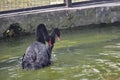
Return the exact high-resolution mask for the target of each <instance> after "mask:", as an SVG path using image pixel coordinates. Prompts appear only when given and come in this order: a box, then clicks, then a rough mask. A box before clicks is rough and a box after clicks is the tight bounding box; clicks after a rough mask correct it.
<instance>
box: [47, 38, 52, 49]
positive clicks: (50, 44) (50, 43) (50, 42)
mask: <svg viewBox="0 0 120 80" xmlns="http://www.w3.org/2000/svg"><path fill="white" fill-rule="evenodd" d="M48 44H49V46H50V47H51V46H52V41H51V39H50V40H49V43H48Z"/></svg>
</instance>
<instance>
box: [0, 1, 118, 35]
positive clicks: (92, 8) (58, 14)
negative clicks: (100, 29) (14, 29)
mask: <svg viewBox="0 0 120 80" xmlns="http://www.w3.org/2000/svg"><path fill="white" fill-rule="evenodd" d="M119 21H120V2H119V1H118V2H113V3H103V4H92V5H85V6H80V7H79V6H77V7H71V8H53V9H49V10H48V9H47V10H33V11H26V12H25V11H24V12H19V13H11V14H3V15H0V26H1V27H0V36H2V33H3V32H4V31H5V29H6V28H8V26H9V25H10V24H12V23H16V22H17V23H19V24H20V25H21V27H22V28H23V29H25V31H26V32H31V33H32V32H34V30H35V28H36V26H37V25H38V24H40V23H44V24H46V26H47V28H48V29H52V28H54V27H58V28H60V29H65V28H72V27H78V26H86V25H91V24H100V23H114V22H119Z"/></svg>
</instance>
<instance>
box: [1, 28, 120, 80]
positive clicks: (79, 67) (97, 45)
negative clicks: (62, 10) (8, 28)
mask: <svg viewBox="0 0 120 80" xmlns="http://www.w3.org/2000/svg"><path fill="white" fill-rule="evenodd" d="M34 38H35V37H34V35H31V36H24V37H20V38H18V39H11V40H10V41H9V42H5V41H3V40H0V80H117V79H119V78H120V29H119V26H110V27H105V28H103V27H102V28H100V27H97V26H96V28H88V29H86V28H83V29H81V28H77V29H71V30H65V31H62V32H61V39H62V40H61V41H60V42H58V41H57V42H56V44H55V47H54V49H53V54H52V60H53V64H52V65H51V66H49V67H46V68H43V69H40V70H35V71H26V70H22V69H21V67H20V61H21V57H22V55H23V54H24V52H25V50H26V48H27V47H28V46H29V45H30V44H31V43H33V42H34V41H35V39H34Z"/></svg>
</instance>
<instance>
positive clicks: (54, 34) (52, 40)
mask: <svg viewBox="0 0 120 80" xmlns="http://www.w3.org/2000/svg"><path fill="white" fill-rule="evenodd" d="M55 37H57V39H58V41H60V30H59V29H58V28H55V29H54V30H53V32H52V34H51V35H50V36H49V45H50V46H54V43H55Z"/></svg>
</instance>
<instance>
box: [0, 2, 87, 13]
mask: <svg viewBox="0 0 120 80" xmlns="http://www.w3.org/2000/svg"><path fill="white" fill-rule="evenodd" d="M81 1H88V0H72V2H81ZM60 3H64V0H0V11H3V10H12V9H19V8H27V7H33V6H44V5H52V4H60Z"/></svg>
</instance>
